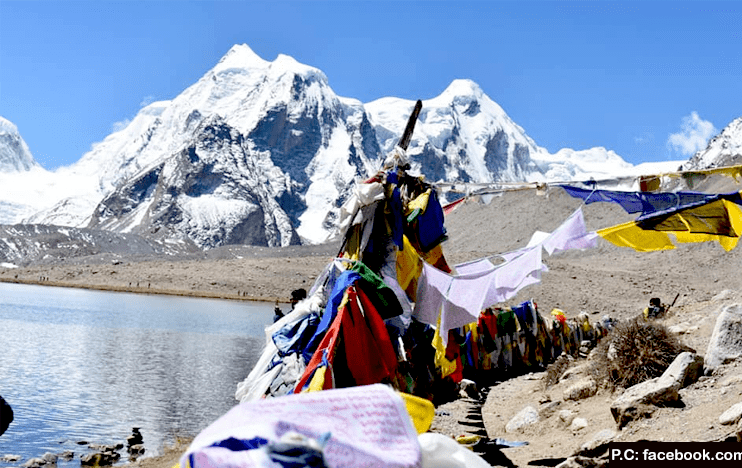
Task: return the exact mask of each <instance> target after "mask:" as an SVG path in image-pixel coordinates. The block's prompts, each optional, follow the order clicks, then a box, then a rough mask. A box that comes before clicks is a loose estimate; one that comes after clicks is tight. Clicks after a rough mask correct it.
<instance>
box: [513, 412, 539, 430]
mask: <svg viewBox="0 0 742 468" xmlns="http://www.w3.org/2000/svg"><path fill="white" fill-rule="evenodd" d="M537 422H539V415H538V411H537V410H536V408H534V407H533V406H526V407H525V408H523V409H522V410H520V412H519V413H518V414H516V415H515V416H513V418H512V419H511V420H510V421H509V422H508V423H507V425H506V426H505V432H516V431H519V430H521V429H523V428H524V427H526V426H530V425H531V424H535V423H537Z"/></svg>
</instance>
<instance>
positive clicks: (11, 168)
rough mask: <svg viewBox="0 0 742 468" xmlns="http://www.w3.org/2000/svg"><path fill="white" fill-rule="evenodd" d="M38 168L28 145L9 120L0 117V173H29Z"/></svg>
mask: <svg viewBox="0 0 742 468" xmlns="http://www.w3.org/2000/svg"><path fill="white" fill-rule="evenodd" d="M34 167H38V163H37V162H36V160H34V158H33V156H32V155H31V151H30V150H29V149H28V145H27V144H26V142H25V141H24V140H23V138H21V134H20V133H18V127H16V126H15V125H14V124H13V123H12V122H10V121H9V120H7V119H5V118H3V117H0V173H3V172H4V173H8V172H22V171H29V170H31V169H32V168H34Z"/></svg>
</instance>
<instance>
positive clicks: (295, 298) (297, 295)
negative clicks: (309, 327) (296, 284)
mask: <svg viewBox="0 0 742 468" xmlns="http://www.w3.org/2000/svg"><path fill="white" fill-rule="evenodd" d="M306 298H307V290H306V289H304V288H299V289H294V290H293V291H291V310H294V306H296V304H297V303H298V302H299V301H302V300H304V299H306Z"/></svg>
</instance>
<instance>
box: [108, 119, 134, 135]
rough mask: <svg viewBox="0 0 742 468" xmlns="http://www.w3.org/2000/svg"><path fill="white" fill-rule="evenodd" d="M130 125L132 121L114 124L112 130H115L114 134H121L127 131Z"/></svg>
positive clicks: (125, 120)
mask: <svg viewBox="0 0 742 468" xmlns="http://www.w3.org/2000/svg"><path fill="white" fill-rule="evenodd" d="M130 123H131V119H124V120H121V121H118V122H114V123H113V125H111V130H113V131H114V132H120V131H121V130H123V129H125V128H126V127H127V125H129V124H130Z"/></svg>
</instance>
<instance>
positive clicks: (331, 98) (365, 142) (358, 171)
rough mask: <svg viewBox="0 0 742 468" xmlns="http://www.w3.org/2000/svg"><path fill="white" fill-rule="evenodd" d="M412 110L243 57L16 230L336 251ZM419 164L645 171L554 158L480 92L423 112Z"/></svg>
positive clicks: (464, 170) (448, 94)
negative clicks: (81, 230)
mask: <svg viewBox="0 0 742 468" xmlns="http://www.w3.org/2000/svg"><path fill="white" fill-rule="evenodd" d="M413 106H414V102H412V101H409V100H404V99H398V98H383V99H379V100H377V101H374V102H371V103H367V104H365V105H364V104H362V103H361V102H360V101H358V100H355V99H350V98H344V97H339V96H337V95H336V94H335V93H334V91H333V90H332V89H331V88H330V86H329V84H328V79H327V77H326V76H325V75H324V74H323V73H322V72H321V71H320V70H318V69H316V68H312V67H310V66H307V65H303V64H300V63H298V62H296V61H295V60H294V59H292V58H291V57H288V56H285V55H279V56H278V57H277V58H276V59H275V60H274V61H266V60H263V59H262V58H260V57H258V56H257V55H256V54H255V53H254V52H253V51H252V50H251V49H250V48H249V47H248V46H246V45H236V46H234V47H232V49H230V50H229V52H228V53H227V54H226V55H225V56H224V57H223V58H222V59H221V60H220V61H219V63H218V64H217V65H216V66H215V67H214V68H213V69H211V70H209V71H208V72H207V73H206V74H205V75H204V76H203V77H202V78H201V79H199V80H198V81H197V82H196V83H195V84H193V85H192V86H190V87H189V88H187V89H186V90H185V91H183V92H182V93H181V94H180V95H178V96H177V97H175V98H174V99H172V100H170V101H160V102H155V103H152V104H150V105H148V106H146V107H144V108H143V109H141V111H140V112H139V113H138V114H137V115H136V116H135V117H134V118H133V119H132V120H131V121H130V122H129V124H128V125H127V126H126V127H125V128H123V129H121V130H120V131H117V132H114V133H112V134H111V135H109V136H108V137H106V138H105V139H104V140H103V141H102V142H100V143H97V144H95V145H94V146H93V148H92V150H91V151H90V152H88V153H86V154H85V155H83V157H82V158H81V160H80V161H79V162H77V163H76V164H74V165H72V166H69V167H65V168H61V169H59V170H57V171H56V172H54V173H48V172H46V174H45V175H43V177H42V176H40V177H39V178H38V179H37V180H40V181H41V182H40V185H37V187H44V189H43V191H45V193H46V196H45V197H42V198H41V199H40V200H43V202H42V201H39V202H38V203H35V204H29V205H28V206H27V207H25V208H24V209H19V210H16V211H15V212H14V214H13V215H12V216H6V218H5V219H8V218H10V217H12V218H14V221H12V222H17V221H19V220H20V217H21V216H20V214H21V213H23V214H24V216H23V220H24V222H27V223H37V224H56V225H66V226H75V227H89V228H95V229H105V230H110V231H116V232H119V233H132V234H139V235H142V236H147V237H152V236H154V237H156V238H159V239H160V240H163V239H180V240H190V241H192V242H194V243H195V244H197V245H198V246H200V247H201V248H212V247H216V246H219V245H224V244H240V243H245V244H253V245H266V246H286V245H291V244H296V243H319V242H323V241H325V240H327V239H328V238H329V236H331V235H332V234H333V233H334V231H335V228H336V220H337V217H338V212H339V209H340V206H341V205H342V203H343V202H344V201H345V199H346V198H347V197H348V195H349V193H350V190H351V189H352V186H353V184H354V183H355V182H356V181H357V180H359V179H363V178H366V177H367V176H369V175H372V174H373V173H374V172H376V170H378V168H380V167H381V163H382V161H383V160H384V158H385V157H386V156H387V155H388V154H389V153H390V152H391V151H392V150H393V148H394V146H395V145H396V143H397V142H398V140H399V138H400V136H401V134H402V132H403V130H404V127H405V125H406V123H407V119H408V116H409V115H410V112H411V111H412V108H413ZM407 156H408V158H409V160H410V162H411V165H412V172H417V173H419V174H421V175H424V176H425V177H426V178H427V179H428V180H431V181H449V182H454V181H455V182H482V183H487V182H497V181H503V182H507V181H553V180H559V181H564V180H583V179H589V178H591V177H594V178H596V179H599V178H608V177H616V176H623V175H627V174H629V173H631V172H632V169H633V168H634V166H632V165H631V164H628V163H626V162H625V161H623V159H621V158H620V156H618V155H616V154H615V153H614V152H612V151H608V150H606V149H604V148H592V149H587V150H579V151H575V150H571V149H564V150H560V151H559V152H557V153H556V154H549V152H548V151H547V150H546V149H544V148H541V147H539V146H538V145H537V144H536V143H535V142H534V141H533V140H532V139H531V138H530V137H528V136H527V135H526V133H525V131H524V130H523V129H522V128H521V127H520V126H518V125H517V124H516V123H515V122H513V121H512V120H511V119H510V117H508V115H507V114H506V113H505V111H504V110H503V109H502V108H501V107H500V106H499V105H497V104H496V103H495V102H494V101H492V100H491V99H490V98H489V97H488V96H487V95H486V94H485V93H484V92H483V91H482V90H481V88H480V87H479V86H478V85H477V84H476V83H474V82H472V81H470V80H455V81H454V82H452V83H451V85H450V86H449V87H448V88H447V89H446V90H444V91H443V93H441V95H439V96H437V97H435V98H433V99H429V100H425V101H423V109H422V112H421V114H420V116H419V119H418V121H417V125H416V127H415V131H414V133H413V138H412V141H411V143H410V146H409V148H408V151H407ZM39 190H42V189H41V188H39ZM4 199H5V196H4V194H1V193H0V200H4ZM26 208H28V209H26ZM31 208H34V209H33V210H31ZM0 210H2V206H1V205H0ZM2 220H3V218H0V221H2ZM5 222H8V221H5Z"/></svg>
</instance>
